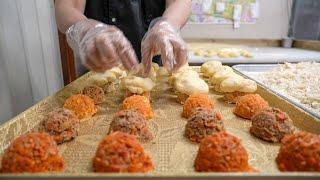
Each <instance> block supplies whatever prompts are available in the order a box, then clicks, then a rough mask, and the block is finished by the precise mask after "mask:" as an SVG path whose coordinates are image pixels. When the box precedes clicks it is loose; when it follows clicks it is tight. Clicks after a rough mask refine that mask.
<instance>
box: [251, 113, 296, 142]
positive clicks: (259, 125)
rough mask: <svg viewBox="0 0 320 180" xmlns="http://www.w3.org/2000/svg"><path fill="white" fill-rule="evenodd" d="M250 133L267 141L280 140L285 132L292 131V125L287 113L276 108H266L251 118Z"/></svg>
mask: <svg viewBox="0 0 320 180" xmlns="http://www.w3.org/2000/svg"><path fill="white" fill-rule="evenodd" d="M251 121H252V125H251V128H250V133H251V134H253V135H254V136H256V137H258V138H260V139H263V140H265V141H269V142H280V141H281V139H282V138H283V137H284V135H286V134H293V133H294V129H295V128H294V125H293V122H292V120H291V119H290V117H289V116H288V115H287V113H285V112H283V111H281V110H280V109H277V108H271V107H270V108H267V109H264V110H262V111H260V112H258V113H257V114H256V115H254V116H253V117H252V119H251Z"/></svg>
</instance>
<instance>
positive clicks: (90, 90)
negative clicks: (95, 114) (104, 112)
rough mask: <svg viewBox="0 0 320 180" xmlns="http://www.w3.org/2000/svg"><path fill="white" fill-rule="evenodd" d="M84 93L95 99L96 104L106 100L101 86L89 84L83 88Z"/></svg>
mask: <svg viewBox="0 0 320 180" xmlns="http://www.w3.org/2000/svg"><path fill="white" fill-rule="evenodd" d="M82 94H83V95H86V96H88V97H90V98H91V99H93V101H94V103H95V104H100V103H102V102H103V101H104V91H103V89H102V88H101V87H99V86H95V85H89V86H86V87H84V88H83V89H82Z"/></svg>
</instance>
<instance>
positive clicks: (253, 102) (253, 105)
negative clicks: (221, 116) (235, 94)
mask: <svg viewBox="0 0 320 180" xmlns="http://www.w3.org/2000/svg"><path fill="white" fill-rule="evenodd" d="M268 107H269V104H268V102H267V101H265V100H264V99H263V98H262V97H261V96H260V95H259V94H247V95H244V96H241V97H240V98H239V99H238V101H237V102H236V107H235V108H234V110H233V113H234V114H235V115H237V116H239V117H242V118H245V119H251V118H252V117H253V116H254V115H255V114H256V113H257V112H258V111H260V110H263V109H265V108H268Z"/></svg>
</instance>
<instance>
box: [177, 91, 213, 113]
mask: <svg viewBox="0 0 320 180" xmlns="http://www.w3.org/2000/svg"><path fill="white" fill-rule="evenodd" d="M197 107H204V108H208V109H213V107H214V103H213V101H212V100H211V99H210V98H209V96H208V95H206V94H201V93H194V94H192V95H191V96H189V97H188V99H187V100H186V101H185V103H184V105H183V112H182V117H185V118H189V117H190V116H191V115H192V112H193V110H194V109H195V108H197Z"/></svg>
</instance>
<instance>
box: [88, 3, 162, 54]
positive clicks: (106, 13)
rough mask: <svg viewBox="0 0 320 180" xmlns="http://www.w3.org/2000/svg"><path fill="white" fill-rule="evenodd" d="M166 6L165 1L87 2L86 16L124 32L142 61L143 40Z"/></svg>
mask: <svg viewBox="0 0 320 180" xmlns="http://www.w3.org/2000/svg"><path fill="white" fill-rule="evenodd" d="M165 5H166V3H165V0H87V1H86V8H85V15H86V16H87V17H88V18H91V19H95V20H98V21H101V22H103V23H105V24H110V25H115V26H116V27H118V28H119V29H120V30H122V31H123V33H124V34H125V36H126V37H127V38H128V40H129V41H130V42H131V44H132V46H133V48H134V50H135V52H136V54H137V56H138V59H139V60H140V59H141V40H142V38H143V36H144V34H145V33H146V32H147V30H148V27H149V24H150V22H151V21H152V20H153V19H155V18H157V17H159V16H162V14H163V12H164V10H165Z"/></svg>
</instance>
